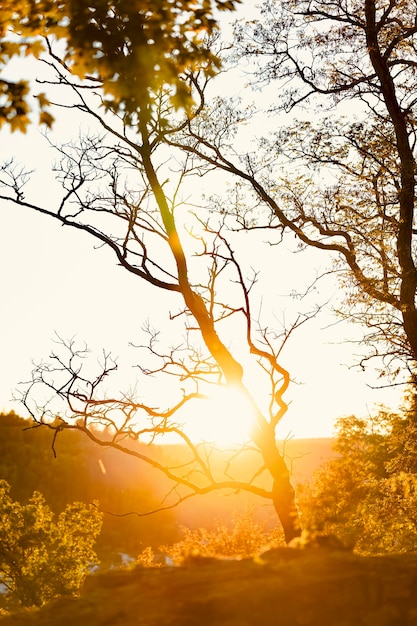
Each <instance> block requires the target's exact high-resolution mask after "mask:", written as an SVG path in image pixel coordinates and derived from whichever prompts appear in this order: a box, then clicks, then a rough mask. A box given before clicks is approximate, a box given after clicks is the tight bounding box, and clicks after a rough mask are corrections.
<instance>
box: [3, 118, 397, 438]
mask: <svg viewBox="0 0 417 626" xmlns="http://www.w3.org/2000/svg"><path fill="white" fill-rule="evenodd" d="M2 134H3V137H6V138H7V141H3V142H2V144H1V146H2V147H1V156H2V157H4V156H5V155H6V156H7V155H9V154H12V153H13V152H14V151H15V150H16V151H18V152H19V153H20V155H21V156H22V157H23V156H26V157H27V158H28V161H29V162H30V163H29V166H31V165H34V166H35V167H36V165H37V164H38V163H41V160H40V157H41V155H42V150H41V148H40V144H41V142H42V141H43V139H42V137H40V135H39V133H38V131H37V130H35V129H33V130H31V131H30V133H29V135H28V137H21V136H19V135H12V136H11V137H7V133H6V132H5V131H2ZM22 147H23V148H24V151H23V152H22ZM52 187H53V180H52V175H51V174H49V175H46V176H45V177H44V176H42V186H41V189H42V194H44V195H45V201H48V198H49V194H50V189H52ZM42 194H41V195H42ZM29 198H30V190H29V188H28V199H29ZM93 245H94V244H93V242H92V241H91V240H90V239H89V238H88V236H87V235H83V234H82V233H76V232H72V231H70V230H66V229H64V228H62V227H60V226H58V225H57V224H55V223H53V222H52V220H48V219H47V218H45V217H43V216H41V215H36V214H34V213H31V212H30V211H29V210H25V209H21V208H18V207H13V206H12V205H11V204H10V205H8V204H6V203H2V204H1V205H0V267H1V273H0V289H1V293H2V298H3V307H2V321H1V325H0V345H1V351H0V381H1V385H0V409H3V410H9V409H12V408H13V409H14V410H15V411H16V412H17V413H19V414H21V415H24V413H23V407H21V405H19V403H16V402H12V401H11V398H12V396H13V390H14V389H15V388H16V386H17V385H18V383H19V382H20V381H25V380H28V379H29V378H30V371H31V361H32V360H35V361H39V360H41V359H46V358H47V357H48V355H49V353H50V350H51V347H52V345H53V344H52V341H53V337H54V333H55V332H57V333H58V334H59V335H61V336H62V337H64V338H70V337H73V336H76V337H78V338H79V339H80V341H85V342H86V343H87V344H88V345H89V347H90V348H91V350H92V351H96V352H97V354H98V355H99V354H100V351H101V349H103V348H104V349H106V350H111V351H112V353H113V354H115V355H120V356H119V364H120V366H121V370H122V371H121V374H120V375H119V379H118V384H119V386H120V388H121V389H122V390H123V388H124V389H127V388H128V387H129V386H131V385H132V384H133V383H134V379H135V375H136V374H135V370H134V369H132V367H131V366H132V365H133V364H134V363H135V362H137V360H138V357H137V353H136V352H135V351H134V350H132V349H130V350H129V349H128V344H129V341H133V342H135V341H137V339H138V336H139V331H140V328H141V326H142V325H143V323H144V322H145V321H146V319H147V318H150V320H151V321H152V323H153V325H154V326H158V324H160V325H161V326H162V327H163V328H169V319H168V318H169V312H170V310H172V309H173V308H175V306H172V303H170V302H169V296H167V295H162V294H160V293H158V291H157V290H155V289H153V288H151V287H149V286H147V285H144V284H142V283H141V282H140V281H138V280H137V279H135V278H134V277H131V276H129V275H128V274H127V273H126V272H124V271H123V270H122V269H121V268H119V267H117V266H116V265H115V261H114V260H113V258H112V257H111V255H110V254H109V253H107V252H106V251H105V250H103V249H101V250H97V249H94V247H93ZM243 250H244V247H243ZM245 252H246V254H247V257H246V260H247V259H250V258H252V257H253V249H252V247H249V248H248V249H247V250H245ZM312 262H314V263H317V267H318V268H320V267H323V263H324V257H322V256H321V255H320V254H319V253H315V254H312V255H311V256H310V259H309V260H308V261H307V259H305V258H304V255H303V254H296V255H294V254H292V253H290V252H286V251H285V248H284V247H274V248H267V247H265V248H263V249H262V252H261V251H260V252H259V254H257V255H256V263H257V264H258V265H259V266H261V267H262V268H263V271H264V274H263V280H264V281H265V292H264V294H263V302H262V309H263V311H265V312H268V311H269V313H268V315H270V316H271V319H274V318H275V319H276V320H277V325H278V322H279V321H280V320H281V319H282V318H283V316H284V315H285V316H286V317H287V320H290V316H291V314H293V313H294V312H295V311H296V310H297V306H299V305H297V303H292V304H291V301H289V300H288V298H286V297H284V296H285V295H286V294H287V293H288V292H289V291H290V289H291V288H292V287H293V286H294V285H302V284H303V283H305V277H304V275H305V273H306V263H307V266H308V268H307V271H308V272H310V276H314V271H315V270H314V268H313V266H312ZM254 265H255V263H254ZM255 267H256V265H255ZM332 288H333V289H334V287H330V288H329V289H332ZM326 289H327V288H326ZM326 289H325V292H326ZM329 293H330V291H329ZM334 295H335V296H337V293H335V294H334ZM167 298H168V299H167ZM301 309H302V307H300V310H301ZM331 322H333V320H332V319H331V318H328V317H327V315H324V316H322V317H319V318H318V319H315V320H311V321H310V322H308V323H307V324H305V325H304V326H303V327H302V328H301V329H299V331H297V333H296V334H295V335H294V336H293V338H292V339H291V340H290V341H289V343H288V345H287V347H286V349H285V352H284V354H283V364H284V365H285V366H286V367H288V369H289V370H290V372H291V374H292V376H293V377H294V378H295V379H296V380H297V381H299V383H300V384H293V385H292V386H291V388H290V390H289V391H288V393H287V396H286V399H287V401H289V402H290V403H291V404H290V409H289V411H288V413H287V415H286V417H285V418H284V420H283V422H282V424H281V426H280V429H279V435H281V436H283V437H285V436H287V435H289V434H292V435H294V436H295V437H323V436H330V435H331V434H332V432H333V423H334V420H335V419H336V418H337V417H339V416H342V415H349V414H351V413H355V414H356V415H358V416H366V415H367V414H368V412H369V411H371V410H372V409H373V407H374V405H376V404H379V403H384V402H385V403H389V402H391V401H392V398H393V396H394V397H395V396H397V397H398V394H399V393H400V392H399V391H396V392H393V391H392V390H377V391H375V390H372V389H370V388H369V387H368V386H367V385H369V384H377V381H375V379H374V374H373V372H372V370H370V371H369V372H367V373H362V372H357V371H355V370H352V369H349V367H348V366H350V365H352V364H353V357H352V355H353V354H354V353H356V352H357V351H358V350H357V347H356V346H354V345H352V344H349V343H348V344H345V343H340V342H341V341H342V340H343V339H344V338H345V337H346V336H349V333H351V332H352V331H351V330H350V329H349V327H347V326H346V325H345V324H338V325H336V326H331V327H330V328H327V329H326V328H325V327H326V326H327V325H328V324H329V323H331ZM355 332H356V331H355ZM123 376H126V384H124V379H123Z"/></svg>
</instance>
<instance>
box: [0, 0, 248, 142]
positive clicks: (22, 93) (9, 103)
mask: <svg viewBox="0 0 417 626" xmlns="http://www.w3.org/2000/svg"><path fill="white" fill-rule="evenodd" d="M238 2H239V0H176V2H169V1H167V0H158V1H157V2H154V1H150V0H136V1H133V2H124V1H122V0H116V2H114V1H112V2H109V0H96V1H95V2H94V5H92V4H86V3H84V2H79V1H76V2H72V1H67V0H60V1H51V0H39V1H37V2H29V3H28V2H15V1H14V0H6V1H3V2H2V4H1V18H0V19H1V21H0V35H1V39H0V68H4V66H7V64H8V63H9V61H10V59H11V58H13V57H15V56H17V55H22V54H23V55H25V56H28V55H33V56H34V57H35V58H39V56H40V55H41V54H42V52H44V51H45V50H47V49H50V46H51V42H52V41H54V40H59V41H60V42H61V46H63V48H64V53H63V54H62V55H61V57H60V63H62V64H64V65H65V66H66V67H68V68H70V69H71V72H72V73H73V74H74V75H76V76H79V78H80V79H86V80H87V82H88V83H89V84H90V85H97V84H100V85H101V87H102V89H103V92H104V99H103V102H102V104H103V106H104V107H106V108H110V109H111V110H113V111H115V112H118V113H123V114H125V115H127V116H135V115H136V114H138V113H139V112H140V113H141V114H143V111H144V110H146V108H147V106H148V105H149V103H150V102H151V101H152V100H153V98H154V96H153V94H154V93H155V92H157V91H158V90H159V89H160V88H161V87H163V86H170V87H172V88H173V92H172V100H173V103H174V104H175V106H178V107H188V106H190V104H191V102H192V98H191V93H190V89H189V85H188V83H187V81H186V80H185V79H184V76H185V74H186V73H187V72H189V71H190V68H192V69H193V70H196V69H197V68H198V69H203V71H205V72H206V73H207V74H211V73H212V72H213V71H214V70H215V69H216V67H217V66H218V59H217V58H216V57H215V56H214V55H213V54H212V53H211V52H210V50H209V49H208V48H207V46H205V45H204V36H207V35H212V34H213V32H214V30H215V28H216V26H217V17H216V10H217V11H222V10H232V9H233V8H234V6H235V5H236V4H237V3H238ZM28 94H29V84H28V82H27V81H24V80H20V81H15V80H7V79H2V80H0V96H1V98H2V102H1V106H0V124H3V123H4V122H7V123H9V124H10V126H11V129H12V130H16V129H19V130H21V131H23V132H25V130H26V127H27V124H28V123H29V112H30V106H29V103H28ZM37 98H38V103H39V106H40V122H41V123H45V124H47V126H51V124H52V122H53V117H52V115H51V113H50V107H49V101H48V99H47V97H46V96H45V94H44V93H41V94H37Z"/></svg>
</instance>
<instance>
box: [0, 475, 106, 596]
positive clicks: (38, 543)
mask: <svg viewBox="0 0 417 626" xmlns="http://www.w3.org/2000/svg"><path fill="white" fill-rule="evenodd" d="M9 492H10V486H9V485H8V484H7V483H6V481H4V480H1V481H0V535H1V541H0V580H1V582H2V584H3V585H5V587H6V588H7V590H8V595H7V600H11V601H12V602H13V601H17V602H18V603H20V604H22V605H23V606H41V605H42V604H45V603H46V602H48V601H49V600H51V599H53V598H55V597H57V596H60V595H67V594H70V595H72V594H74V593H76V592H77V591H78V589H79V588H80V586H81V584H82V582H83V580H84V578H85V576H86V574H87V572H88V569H89V567H90V566H91V565H93V564H94V563H96V562H97V557H96V554H95V552H94V549H93V546H94V542H95V540H96V538H97V536H98V534H99V532H100V528H101V522H102V515H101V513H99V511H98V508H97V507H96V506H94V505H84V504H82V503H80V502H75V503H74V504H72V505H68V506H67V507H66V509H65V510H64V511H63V512H62V513H61V514H60V515H59V516H58V518H57V519H54V515H53V513H52V511H51V510H50V508H49V507H48V506H47V505H46V503H45V500H44V498H43V496H42V495H41V494H40V493H37V492H35V493H34V494H33V496H32V497H31V498H30V500H29V501H28V503H27V504H20V503H19V502H17V501H13V500H12V499H11V497H10V495H9Z"/></svg>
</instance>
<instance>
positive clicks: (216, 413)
mask: <svg viewBox="0 0 417 626" xmlns="http://www.w3.org/2000/svg"><path fill="white" fill-rule="evenodd" d="M205 395H206V396H207V397H206V398H205V399H203V400H200V401H199V402H198V403H196V404H195V405H194V406H193V411H192V412H190V415H189V417H188V418H187V424H186V432H187V434H188V435H189V436H190V438H191V439H192V440H193V441H194V442H201V441H205V442H208V443H214V444H216V445H217V446H221V447H225V446H229V445H239V444H243V443H245V442H247V441H249V439H250V431H251V429H252V428H253V426H254V423H255V412H254V410H253V407H252V406H251V404H250V402H249V400H248V398H247V397H246V396H245V395H244V394H243V393H242V392H241V391H240V390H239V389H236V388H234V387H231V386H216V387H213V389H210V391H209V393H206V394H205Z"/></svg>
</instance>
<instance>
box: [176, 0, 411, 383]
mask: <svg viewBox="0 0 417 626" xmlns="http://www.w3.org/2000/svg"><path fill="white" fill-rule="evenodd" d="M416 16H417V13H416V6H415V3H414V2H411V3H410V2H407V1H404V0H395V1H393V2H377V1H376V0H355V1H353V2H348V3H346V2H342V1H336V2H331V3H329V2H327V1H326V0H323V1H321V0H314V1H313V2H311V1H310V0H305V1H304V0H303V1H301V2H300V1H298V0H289V1H286V0H283V1H278V0H268V1H267V2H264V4H263V5H262V9H261V18H260V19H259V20H252V21H251V22H248V23H246V22H242V23H241V24H239V25H238V26H237V29H236V41H235V57H236V58H237V59H238V60H243V61H244V62H246V66H245V67H246V69H252V70H253V83H254V85H255V87H256V88H257V89H258V91H260V92H261V94H262V98H261V99H260V100H261V102H260V104H259V106H258V108H257V111H258V113H259V112H262V111H263V109H264V107H265V105H264V102H265V101H266V102H267V103H270V109H269V112H270V113H272V114H274V113H275V114H277V115H278V116H279V117H278V121H277V122H276V123H275V126H274V118H273V117H271V116H270V117H269V118H268V121H267V122H266V124H265V127H266V128H267V129H268V130H270V132H269V134H266V136H265V137H262V138H261V139H260V140H259V141H258V145H257V149H256V150H253V151H251V152H248V153H247V154H245V155H239V153H238V154H236V152H237V150H236V146H234V145H233V144H232V145H231V142H230V141H228V139H226V140H225V139H224V138H223V137H222V135H221V132H219V129H220V128H222V126H221V121H220V119H221V116H223V118H225V117H227V116H228V117H229V119H230V120H233V123H234V125H235V126H236V125H237V124H238V121H239V120H238V118H239V112H238V109H237V108H236V102H228V101H227V100H225V99H224V98H220V99H219V100H218V101H217V102H216V103H215V108H213V111H212V113H211V115H212V116H213V117H210V118H209V117H208V115H209V114H207V118H206V120H207V119H209V120H210V121H209V122H208V121H204V119H203V118H202V117H201V116H200V117H197V118H194V119H193V120H190V122H189V125H188V127H187V128H186V132H185V133H184V137H183V138H182V140H178V138H177V139H176V141H177V144H176V145H179V144H181V145H182V147H183V149H184V150H186V151H188V152H189V153H190V154H192V155H193V158H194V159H196V160H197V159H201V160H202V161H205V162H208V163H210V164H211V166H212V167H216V168H219V169H221V170H222V171H224V172H228V173H229V174H231V175H233V176H235V177H237V180H238V181H239V182H238V183H237V185H236V189H235V190H234V191H233V194H234V196H233V197H232V195H231V197H230V199H229V203H227V202H226V203H225V202H224V199H219V200H218V202H217V206H218V209H219V211H222V212H223V213H224V212H230V213H233V214H235V215H237V216H238V218H239V223H240V227H241V228H243V229H245V230H249V229H258V230H259V229H264V230H266V229H269V230H270V232H271V241H275V240H276V236H277V233H292V234H293V235H295V236H296V237H297V239H298V241H299V242H300V247H301V248H305V247H312V248H315V249H318V250H323V251H324V252H326V253H327V254H328V255H329V256H330V258H332V259H333V261H334V266H333V269H334V271H335V273H337V274H338V275H339V276H340V278H341V284H342V286H343V288H344V291H343V293H344V296H343V302H342V303H341V304H340V310H341V312H342V314H343V315H345V316H346V317H347V318H348V319H350V320H354V321H357V322H359V323H360V324H361V325H362V327H363V328H364V331H363V337H364V342H365V343H366V345H367V346H368V349H369V351H368V352H367V354H366V356H365V357H364V358H363V359H362V360H361V365H362V366H363V367H365V366H366V364H367V361H368V359H369V358H372V357H379V358H380V359H381V360H380V361H379V362H380V364H381V365H380V370H381V374H383V375H385V374H388V375H391V376H395V375H396V374H398V373H400V372H401V373H402V374H403V376H402V379H401V380H400V382H408V381H409V379H410V378H411V380H412V381H413V380H414V371H415V361H416V358H417V310H416V304H415V300H416V288H417V271H416V267H415V235H416V230H415V218H414V203H415V195H416V194H415V171H416V160H415V159H416V156H415V145H416V142H415V137H416V120H415V115H414V113H413V112H414V108H415V104H416V100H415V93H416V87H417V85H416V36H417V32H416V26H415V24H416ZM265 86H269V89H268V91H265V90H264V89H263V88H264V87H265ZM271 86H273V87H276V89H275V90H274V91H273V96H272V98H270V97H269V95H268V94H271ZM268 98H269V99H268ZM219 111H221V113H219ZM286 113H290V115H289V116H288V117H287V118H285V117H283V116H285V114H286ZM252 114H253V112H252ZM216 115H217V117H216ZM219 116H220V117H219ZM240 116H241V117H240V122H243V120H244V119H245V115H244V113H243V112H242V113H241V114H240ZM283 119H284V120H285V119H287V120H288V124H286V125H284V124H285V122H284V124H283V122H282V120H283ZM294 119H295V121H294Z"/></svg>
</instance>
